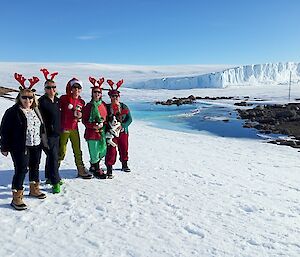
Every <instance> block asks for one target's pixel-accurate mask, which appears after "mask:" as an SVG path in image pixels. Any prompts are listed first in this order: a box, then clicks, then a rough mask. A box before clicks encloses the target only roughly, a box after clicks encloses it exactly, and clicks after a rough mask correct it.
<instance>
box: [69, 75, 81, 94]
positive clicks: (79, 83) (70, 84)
mask: <svg viewBox="0 0 300 257" xmlns="http://www.w3.org/2000/svg"><path fill="white" fill-rule="evenodd" d="M75 84H78V85H79V86H80V88H82V81H80V80H79V79H77V78H72V79H71V80H69V81H68V83H67V86H66V93H67V95H71V90H72V87H73V86H74V85H75Z"/></svg>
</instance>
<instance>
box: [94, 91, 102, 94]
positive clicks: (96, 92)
mask: <svg viewBox="0 0 300 257" xmlns="http://www.w3.org/2000/svg"><path fill="white" fill-rule="evenodd" d="M93 93H94V94H102V92H101V91H93Z"/></svg>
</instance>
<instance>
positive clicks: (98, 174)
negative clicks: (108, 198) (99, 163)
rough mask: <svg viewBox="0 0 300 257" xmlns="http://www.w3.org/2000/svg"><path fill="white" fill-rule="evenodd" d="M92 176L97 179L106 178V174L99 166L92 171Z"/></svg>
mask: <svg viewBox="0 0 300 257" xmlns="http://www.w3.org/2000/svg"><path fill="white" fill-rule="evenodd" d="M94 177H95V178H99V179H106V174H105V173H104V171H103V170H102V169H101V168H99V169H98V170H96V171H95V172H94Z"/></svg>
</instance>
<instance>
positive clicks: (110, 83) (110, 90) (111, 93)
mask: <svg viewBox="0 0 300 257" xmlns="http://www.w3.org/2000/svg"><path fill="white" fill-rule="evenodd" d="M123 82H124V81H123V79H121V80H119V81H118V82H117V84H116V88H114V84H115V82H113V81H112V80H110V79H108V80H107V83H108V85H109V86H110V88H111V89H109V91H108V95H113V94H120V92H119V90H118V89H119V88H120V87H121V86H122V84H123Z"/></svg>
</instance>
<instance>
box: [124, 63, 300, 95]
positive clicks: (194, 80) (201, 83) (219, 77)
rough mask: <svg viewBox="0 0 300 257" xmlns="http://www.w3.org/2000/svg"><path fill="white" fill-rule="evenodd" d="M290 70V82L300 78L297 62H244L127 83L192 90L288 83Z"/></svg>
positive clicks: (151, 87) (139, 85)
mask: <svg viewBox="0 0 300 257" xmlns="http://www.w3.org/2000/svg"><path fill="white" fill-rule="evenodd" d="M290 72H291V73H292V83H297V82H298V81H299V80H300V63H295V62H286V63H281V62H279V63H266V64H255V65H245V66H239V67H235V68H229V69H225V70H223V71H220V72H213V73H208V74H203V75H199V76H193V77H176V78H174V77H173V78H162V79H152V80H148V81H143V82H138V83H133V84H130V85H128V87H131V88H136V89H138V88H146V89H191V88H225V87H229V86H247V85H258V86H259V85H279V84H288V83H289V80H290Z"/></svg>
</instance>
